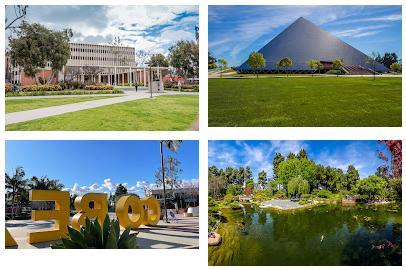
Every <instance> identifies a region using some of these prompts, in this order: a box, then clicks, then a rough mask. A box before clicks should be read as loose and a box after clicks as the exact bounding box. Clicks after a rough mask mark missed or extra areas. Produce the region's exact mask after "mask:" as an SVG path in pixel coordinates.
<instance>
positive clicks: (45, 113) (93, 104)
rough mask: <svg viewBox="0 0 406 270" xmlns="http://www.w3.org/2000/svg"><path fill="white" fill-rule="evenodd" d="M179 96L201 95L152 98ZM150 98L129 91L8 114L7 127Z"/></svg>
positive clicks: (144, 93)
mask: <svg viewBox="0 0 406 270" xmlns="http://www.w3.org/2000/svg"><path fill="white" fill-rule="evenodd" d="M172 92H173V93H172ZM179 94H181V95H185V94H186V95H199V93H192V92H191V93H186V92H175V91H168V92H162V93H153V94H152V96H153V97H156V96H160V95H179ZM78 96H82V95H77V96H69V97H78ZM150 96H151V94H150V92H147V91H138V92H135V91H133V90H129V91H128V90H127V91H125V94H124V95H119V96H118V97H117V95H115V96H114V97H112V98H107V99H101V100H91V101H85V102H79V103H72V104H66V105H59V106H51V107H46V108H39V109H34V110H28V111H20V112H13V113H7V114H6V125H9V124H14V123H19V122H26V121H31V120H35V119H40V118H44V117H49V116H55V115H60V114H64V113H69V112H76V111H81V110H87V109H92V108H97V107H101V106H106V105H112V104H117V103H122V102H127V101H132V100H137V99H145V98H150ZM31 98H32V99H35V98H43V97H37V96H36V97H31Z"/></svg>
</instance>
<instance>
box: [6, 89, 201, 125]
mask: <svg viewBox="0 0 406 270" xmlns="http://www.w3.org/2000/svg"><path fill="white" fill-rule="evenodd" d="M198 112H199V97H198V96H192V95H174V96H159V97H155V98H153V99H141V100H134V101H128V102H123V103H118V104H113V105H107V106H102V107H98V108H93V109H88V110H83V111H78V112H71V113H66V114H62V115H57V116H50V117H46V118H42V119H38V120H33V121H27V122H21V123H15V124H10V125H7V126H6V130H65V131H71V130H88V131H93V130H110V131H122V130H127V131H135V130H187V129H189V128H190V127H191V126H192V124H193V122H194V120H196V119H197V116H198Z"/></svg>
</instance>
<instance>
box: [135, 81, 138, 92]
mask: <svg viewBox="0 0 406 270" xmlns="http://www.w3.org/2000/svg"><path fill="white" fill-rule="evenodd" d="M137 91H138V83H135V92H137Z"/></svg>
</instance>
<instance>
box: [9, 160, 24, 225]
mask: <svg viewBox="0 0 406 270" xmlns="http://www.w3.org/2000/svg"><path fill="white" fill-rule="evenodd" d="M24 176H25V172H24V169H23V167H17V168H16V170H15V173H14V175H13V176H12V177H10V176H9V175H8V174H7V173H6V176H5V178H6V179H5V180H6V190H7V189H8V190H11V200H12V208H11V219H14V209H15V203H16V198H17V196H18V193H19V192H21V191H22V190H23V189H24V188H25V186H26V183H27V180H26V179H24Z"/></svg>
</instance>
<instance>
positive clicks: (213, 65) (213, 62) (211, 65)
mask: <svg viewBox="0 0 406 270" xmlns="http://www.w3.org/2000/svg"><path fill="white" fill-rule="evenodd" d="M216 62H217V59H216V58H215V57H213V56H212V55H211V53H210V52H209V59H208V64H209V69H216V68H217V65H216Z"/></svg>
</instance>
